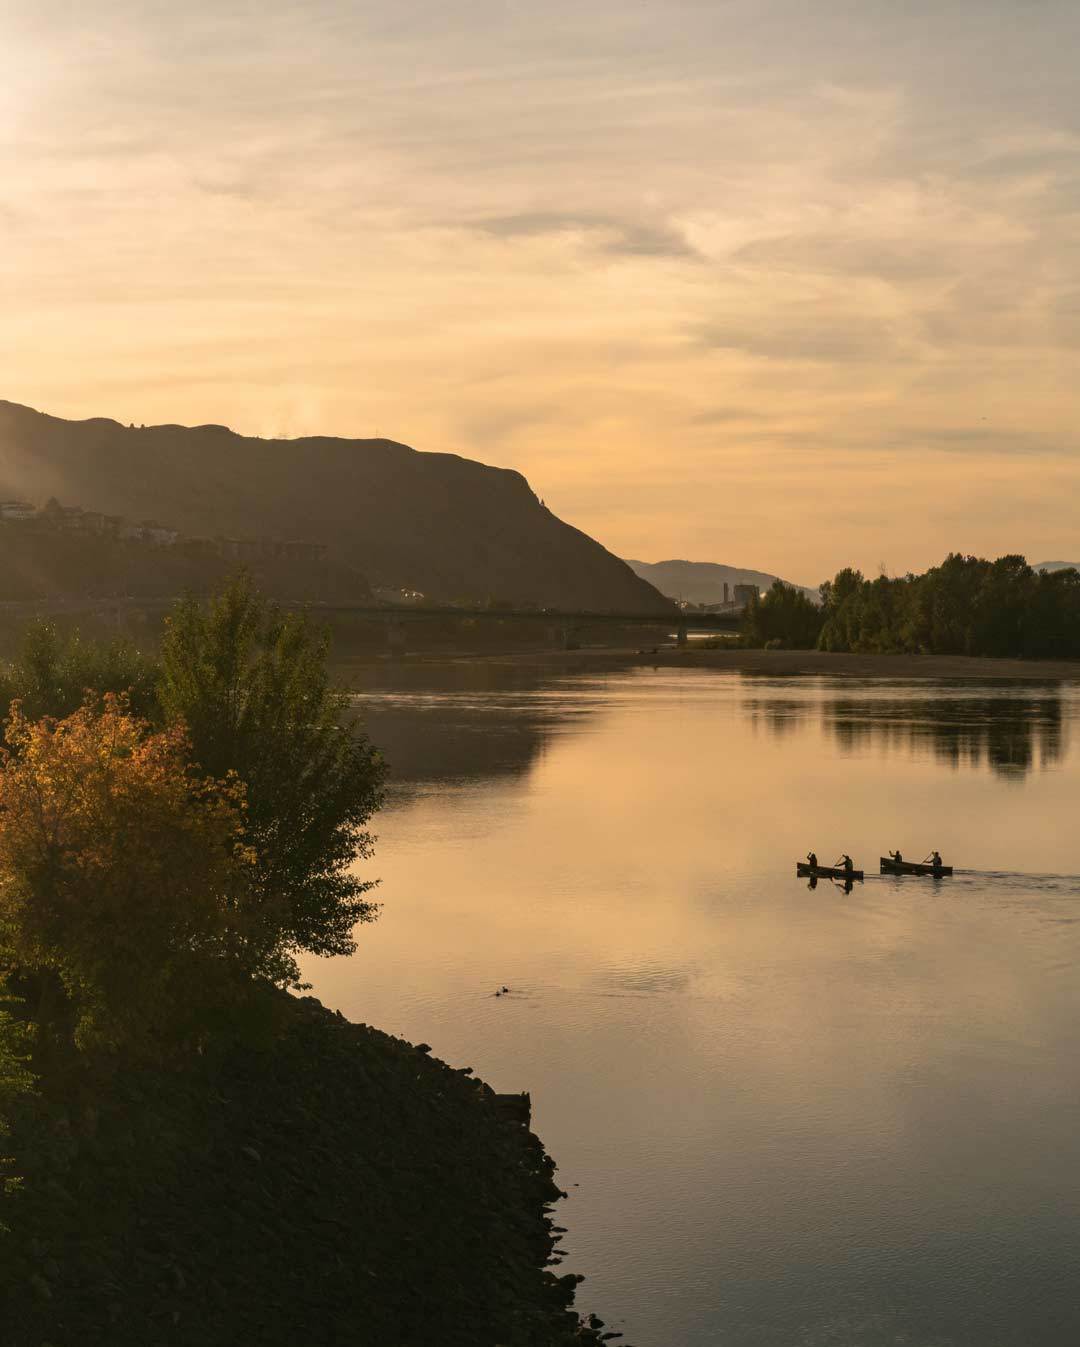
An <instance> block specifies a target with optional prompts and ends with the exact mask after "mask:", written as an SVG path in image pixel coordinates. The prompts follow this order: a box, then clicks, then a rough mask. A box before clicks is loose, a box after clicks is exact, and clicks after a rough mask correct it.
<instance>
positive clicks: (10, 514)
mask: <svg viewBox="0 0 1080 1347" xmlns="http://www.w3.org/2000/svg"><path fill="white" fill-rule="evenodd" d="M36 517H37V510H36V509H35V508H34V507H33V506H32V505H31V504H30V503H29V501H25V500H0V519H2V520H4V521H5V522H9V521H15V522H21V521H23V520H25V519H34V518H36Z"/></svg>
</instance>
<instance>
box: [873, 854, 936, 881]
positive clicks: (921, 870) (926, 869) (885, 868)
mask: <svg viewBox="0 0 1080 1347" xmlns="http://www.w3.org/2000/svg"><path fill="white" fill-rule="evenodd" d="M881 873H882V874H883V875H934V876H935V877H936V878H940V877H941V876H942V875H951V874H952V866H951V865H930V864H929V863H928V862H926V861H894V860H893V858H892V857H891V856H882V858H881Z"/></svg>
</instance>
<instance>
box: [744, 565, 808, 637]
mask: <svg viewBox="0 0 1080 1347" xmlns="http://www.w3.org/2000/svg"><path fill="white" fill-rule="evenodd" d="M821 623H822V613H821V609H820V608H819V607H818V606H817V604H816V603H813V602H812V601H811V600H810V599H808V598H807V597H806V595H805V594H804V593H803V592H802V590H801V589H796V588H795V587H794V585H785V584H784V582H783V581H782V580H774V581H773V584H772V587H771V588H770V589H769V590H768V592H767V593H766V594H765V597H764V598H756V599H753V600H752V601H751V602H750V603H749V604H748V605H747V608H746V611H745V613H744V614H743V621H742V635H743V640H744V641H745V642H746V644H747V645H754V646H762V645H765V644H766V643H769V644H773V643H775V644H778V645H782V646H786V647H788V648H790V649H793V650H809V649H812V648H813V647H814V646H815V645H816V644H817V639H818V633H819V632H820V631H821Z"/></svg>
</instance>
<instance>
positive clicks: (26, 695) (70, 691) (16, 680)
mask: <svg viewBox="0 0 1080 1347" xmlns="http://www.w3.org/2000/svg"><path fill="white" fill-rule="evenodd" d="M156 682H157V665H156V664H155V663H154V661H153V660H152V659H149V658H148V657H147V656H145V655H143V654H141V653H140V652H139V651H138V650H137V649H136V648H135V647H134V646H133V645H130V644H129V643H128V642H127V641H122V640H117V641H107V642H101V641H88V640H84V639H83V637H81V636H80V635H79V633H78V632H75V633H73V634H72V635H69V636H63V635H61V634H60V632H59V631H57V629H56V627H54V626H53V625H52V623H50V622H45V621H41V620H39V621H37V622H34V623H32V624H31V625H30V626H29V627H28V628H27V629H26V631H25V632H24V633H23V638H22V643H21V645H20V647H19V653H18V655H17V656H16V658H15V659H14V661H13V662H12V663H11V664H9V665H7V666H6V667H5V668H4V669H3V670H0V700H2V701H3V706H4V710H5V711H6V709H7V707H8V705H9V704H10V703H11V702H12V701H15V700H18V701H20V702H21V703H22V709H23V713H24V714H25V716H26V717H27V718H28V719H29V720H37V719H39V718H40V717H41V716H69V715H71V713H72V712H73V711H77V710H78V709H79V707H80V706H82V704H83V702H84V701H85V700H86V694H87V692H88V691H93V692H96V693H99V694H101V693H105V692H123V693H126V694H127V696H128V699H129V702H130V705H131V708H132V710H133V711H134V712H135V714H136V715H140V716H152V715H154V714H155V712H156V709H157V694H156V690H155V685H156Z"/></svg>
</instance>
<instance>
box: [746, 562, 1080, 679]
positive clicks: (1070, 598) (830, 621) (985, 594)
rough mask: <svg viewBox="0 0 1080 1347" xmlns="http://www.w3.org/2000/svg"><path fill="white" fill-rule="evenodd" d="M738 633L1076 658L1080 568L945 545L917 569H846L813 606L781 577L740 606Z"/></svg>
mask: <svg viewBox="0 0 1080 1347" xmlns="http://www.w3.org/2000/svg"><path fill="white" fill-rule="evenodd" d="M742 637H743V640H744V642H745V643H746V644H747V645H750V646H764V647H766V648H788V649H796V650H812V649H818V650H833V651H854V652H859V653H867V654H929V655H982V656H1010V657H1013V658H1020V659H1077V658H1080V571H1076V570H1074V569H1071V568H1070V569H1065V570H1059V571H1037V570H1034V569H1033V568H1032V567H1031V566H1029V565H1028V563H1027V561H1026V560H1025V559H1024V558H1023V557H1021V556H1004V557H999V558H998V559H997V560H996V561H987V560H985V559H984V558H982V557H970V556H962V555H961V554H960V553H951V554H950V555H949V556H948V557H946V559H945V560H944V561H943V562H942V563H941V565H940V566H934V567H932V568H931V569H930V570H928V571H926V572H924V573H923V574H922V575H911V574H909V575H904V576H898V577H895V578H894V577H891V576H887V575H879V576H878V577H877V578H876V579H873V580H868V579H867V578H866V577H865V576H864V575H863V574H862V572H861V571H857V570H852V569H850V568H846V569H844V570H842V571H840V572H838V574H837V575H836V577H835V578H834V579H833V580H830V581H826V583H825V584H823V585H822V586H821V603H820V605H818V604H815V603H813V602H812V601H811V600H810V599H808V598H807V597H806V595H805V594H804V593H803V592H802V591H801V590H797V589H794V588H792V587H791V586H790V585H785V584H784V583H783V582H782V581H780V580H778V581H776V583H775V584H774V585H773V586H772V588H771V589H770V590H768V591H767V593H766V594H765V595H764V596H763V597H761V598H759V599H758V600H756V601H755V602H753V603H751V604H750V605H749V606H748V608H747V609H746V612H745V614H744V616H743V624H742Z"/></svg>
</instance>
